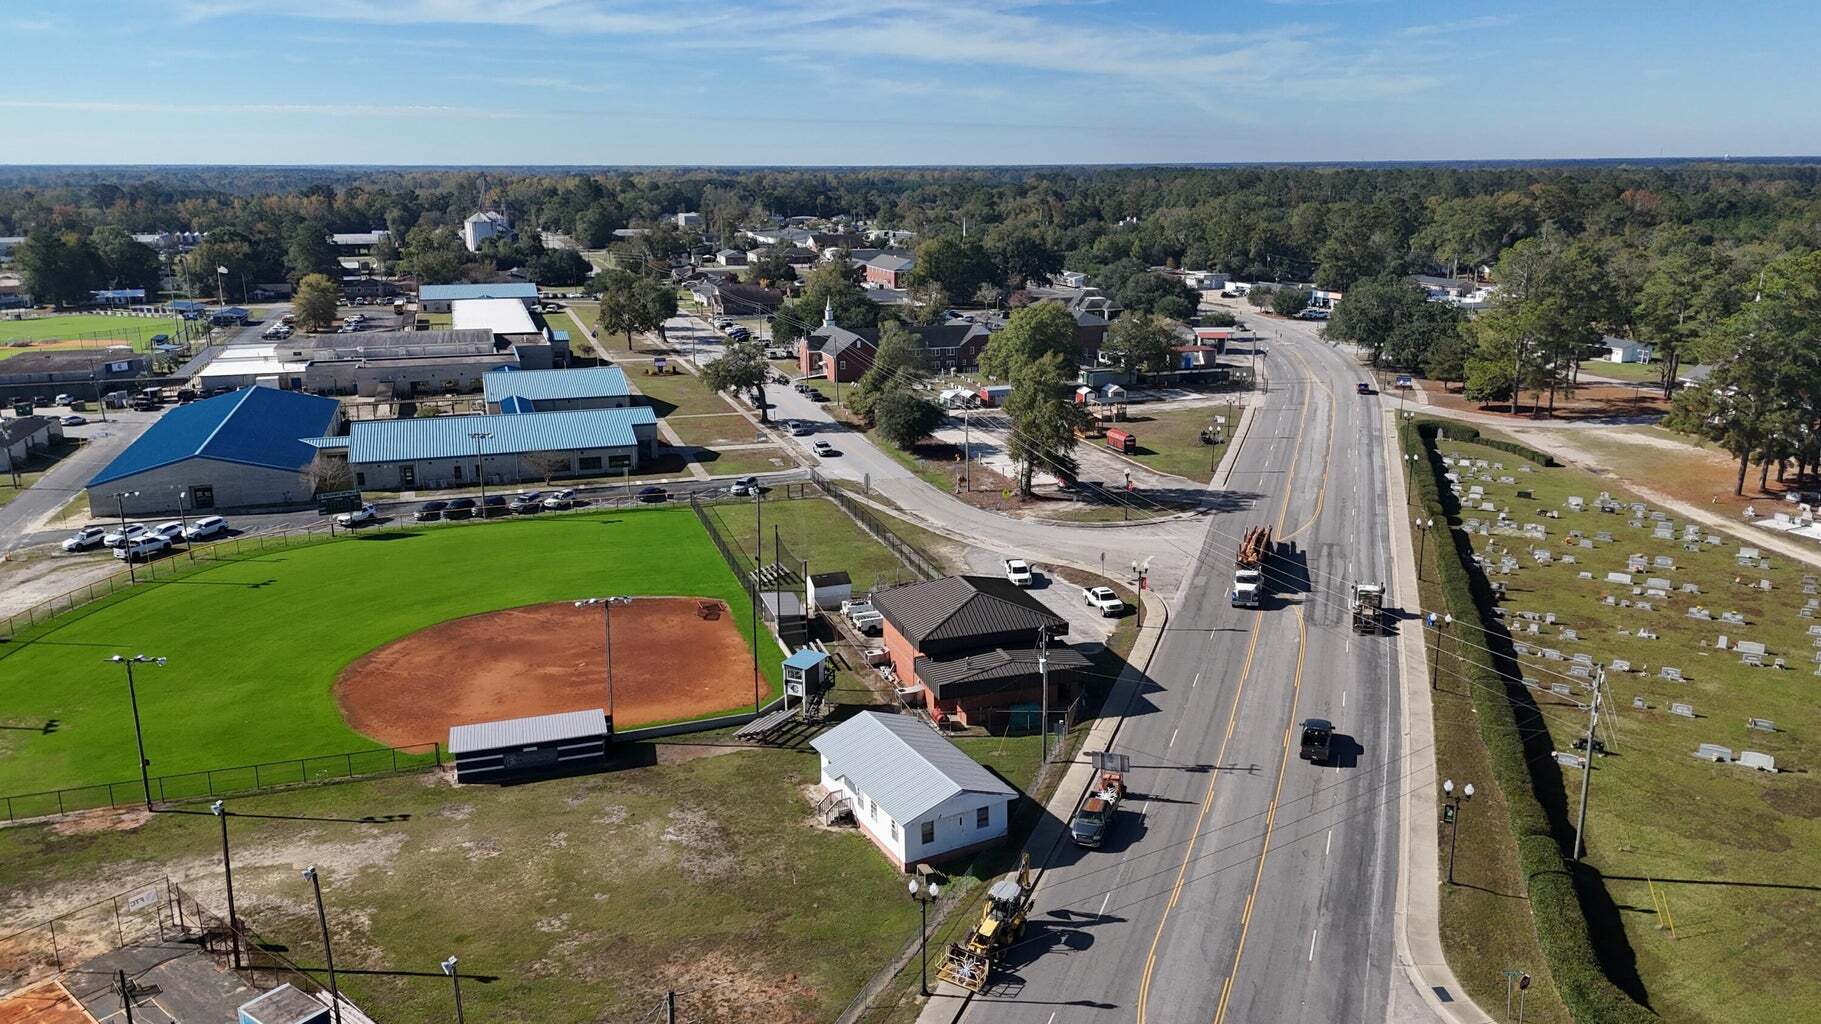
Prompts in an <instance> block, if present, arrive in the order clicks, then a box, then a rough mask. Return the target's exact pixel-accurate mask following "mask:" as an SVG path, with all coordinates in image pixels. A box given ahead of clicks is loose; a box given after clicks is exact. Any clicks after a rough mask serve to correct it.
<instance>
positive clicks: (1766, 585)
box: [1758, 580, 1770, 590]
mask: <svg viewBox="0 0 1821 1024" xmlns="http://www.w3.org/2000/svg"><path fill="white" fill-rule="evenodd" d="M1758 589H1759V590H1769V589H1770V581H1769V580H1759V581H1758Z"/></svg>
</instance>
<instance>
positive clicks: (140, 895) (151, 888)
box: [126, 885, 158, 914]
mask: <svg viewBox="0 0 1821 1024" xmlns="http://www.w3.org/2000/svg"><path fill="white" fill-rule="evenodd" d="M157 905H158V887H157V886H155V885H148V886H146V887H145V888H143V889H141V890H139V891H138V892H136V893H134V894H133V895H131V896H128V897H127V900H126V909H127V913H129V914H130V913H132V912H134V911H137V910H144V909H145V908H147V907H155V906H157Z"/></svg>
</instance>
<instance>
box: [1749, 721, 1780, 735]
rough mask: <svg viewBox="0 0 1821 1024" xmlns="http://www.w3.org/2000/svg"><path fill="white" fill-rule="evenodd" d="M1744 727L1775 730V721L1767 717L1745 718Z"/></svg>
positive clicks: (1761, 730)
mask: <svg viewBox="0 0 1821 1024" xmlns="http://www.w3.org/2000/svg"><path fill="white" fill-rule="evenodd" d="M1745 727H1746V728H1747V729H1754V730H1756V731H1758V732H1776V731H1777V723H1775V722H1773V721H1771V720H1770V719H1768V718H1747V719H1746V720H1745Z"/></svg>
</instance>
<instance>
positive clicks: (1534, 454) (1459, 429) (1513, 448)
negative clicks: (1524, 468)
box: [1416, 419, 1560, 466]
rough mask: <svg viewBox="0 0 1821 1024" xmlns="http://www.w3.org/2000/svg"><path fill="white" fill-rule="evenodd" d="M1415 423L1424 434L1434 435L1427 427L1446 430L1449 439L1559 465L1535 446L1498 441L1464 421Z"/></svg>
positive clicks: (1420, 421)
mask: <svg viewBox="0 0 1821 1024" xmlns="http://www.w3.org/2000/svg"><path fill="white" fill-rule="evenodd" d="M1416 423H1417V427H1418V428H1419V429H1422V430H1424V432H1425V436H1434V435H1433V432H1432V431H1431V430H1430V429H1429V428H1437V429H1441V430H1446V431H1447V432H1448V438H1449V440H1453V441H1471V442H1473V443H1474V444H1477V445H1479V446H1481V447H1482V448H1497V449H1498V450H1499V451H1502V452H1510V453H1511V454H1513V455H1516V456H1517V457H1519V458H1521V459H1529V460H1530V461H1531V462H1534V463H1536V464H1537V465H1539V466H1557V465H1560V463H1558V462H1556V461H1555V459H1553V458H1551V457H1550V456H1549V454H1548V453H1547V452H1539V451H1537V450H1536V449H1535V448H1530V447H1527V446H1525V445H1521V444H1518V443H1517V442H1515V441H1499V440H1495V439H1493V438H1490V437H1484V436H1481V434H1480V432H1479V430H1477V429H1476V428H1474V427H1470V426H1468V425H1467V424H1465V423H1457V422H1455V421H1453V420H1431V419H1421V420H1417V421H1416Z"/></svg>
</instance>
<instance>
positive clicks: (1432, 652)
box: [1429, 612, 1454, 690]
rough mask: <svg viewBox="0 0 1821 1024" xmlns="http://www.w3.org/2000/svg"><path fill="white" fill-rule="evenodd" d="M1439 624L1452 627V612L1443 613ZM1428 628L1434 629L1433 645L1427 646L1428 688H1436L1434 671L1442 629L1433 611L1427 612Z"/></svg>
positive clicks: (1439, 648) (1438, 657) (1440, 647)
mask: <svg viewBox="0 0 1821 1024" xmlns="http://www.w3.org/2000/svg"><path fill="white" fill-rule="evenodd" d="M1440 624H1441V625H1444V626H1449V627H1452V626H1453V625H1454V613H1453V612H1445V613H1443V615H1442V618H1441V622H1440ZM1429 628H1430V629H1434V630H1435V646H1433V647H1431V648H1429V689H1431V690H1433V689H1436V676H1435V673H1436V669H1437V668H1438V666H1437V664H1436V663H1437V661H1439V660H1440V658H1441V653H1442V631H1441V629H1440V628H1439V627H1438V625H1437V622H1436V618H1435V613H1434V612H1430V613H1429Z"/></svg>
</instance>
